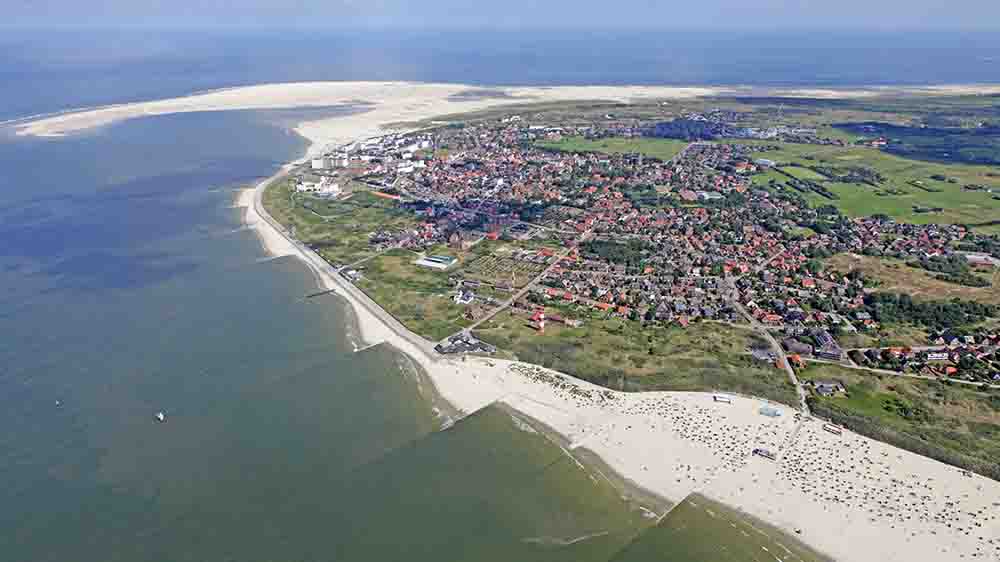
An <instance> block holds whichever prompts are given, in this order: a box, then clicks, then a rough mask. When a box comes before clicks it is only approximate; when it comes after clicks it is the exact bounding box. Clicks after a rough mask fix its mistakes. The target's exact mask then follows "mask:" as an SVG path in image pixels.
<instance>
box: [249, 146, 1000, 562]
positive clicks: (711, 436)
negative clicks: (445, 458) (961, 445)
mask: <svg viewBox="0 0 1000 562" xmlns="http://www.w3.org/2000/svg"><path fill="white" fill-rule="evenodd" d="M359 138H364V137H359ZM313 150H314V148H310V149H309V150H307V152H306V156H305V157H303V158H300V159H298V160H296V161H294V162H292V163H289V164H287V165H285V166H284V167H282V168H281V169H280V170H279V171H278V173H276V174H275V175H273V176H271V177H269V178H267V179H265V180H263V181H262V182H260V183H258V184H257V185H256V186H255V187H254V188H253V189H249V190H245V191H243V192H242V193H241V194H240V197H239V199H238V201H237V203H236V204H237V205H238V206H245V207H246V213H245V215H244V221H245V222H246V223H247V224H248V225H249V226H251V227H253V228H254V230H255V232H257V234H258V236H259V238H260V240H261V243H262V246H263V248H264V249H265V251H266V252H268V253H269V254H270V255H272V256H277V255H291V256H295V257H296V258H298V259H300V260H301V261H302V262H303V263H304V264H305V265H306V266H307V267H308V268H309V269H310V270H311V271H313V273H314V275H316V277H317V281H318V284H319V286H320V287H322V288H323V289H327V290H332V291H333V292H335V293H336V294H337V295H338V296H339V297H340V298H343V299H344V300H345V301H346V302H347V304H348V305H349V306H350V309H351V311H352V313H353V316H354V321H355V322H356V325H357V328H358V335H359V337H360V339H361V341H362V343H363V347H364V346H372V345H378V344H383V343H384V344H388V345H391V346H392V347H394V348H395V349H396V350H398V351H399V352H400V353H402V354H403V355H404V356H406V357H407V358H409V360H411V361H413V363H414V365H415V367H416V368H418V369H420V370H421V371H422V373H423V375H425V376H426V380H428V381H429V382H430V384H431V385H432V386H433V393H434V395H435V396H439V397H440V398H441V400H443V401H444V402H445V403H447V404H448V405H450V406H451V408H450V409H451V410H453V413H454V415H457V416H465V415H469V414H471V413H473V412H475V411H477V410H479V409H481V408H484V407H486V406H489V405H491V404H494V403H497V404H502V405H504V406H506V407H509V408H512V409H513V410H514V411H516V412H518V413H520V414H521V415H524V416H527V417H529V418H531V419H533V420H535V421H536V422H537V423H539V424H541V425H543V426H544V427H546V428H548V429H550V430H551V431H552V433H553V434H554V435H558V436H559V437H558V439H559V442H560V443H559V444H560V446H562V447H564V449H565V450H566V451H567V452H568V453H569V452H574V451H576V452H578V453H579V454H580V456H581V457H583V458H586V459H587V460H588V464H590V463H592V462H594V461H596V462H597V463H599V464H600V465H601V466H603V467H605V468H607V469H609V470H610V471H611V472H613V473H614V475H613V476H612V478H613V479H615V480H617V481H618V483H619V484H620V486H621V487H622V488H624V489H632V490H636V491H637V495H638V496H639V497H645V498H661V499H662V500H663V501H662V502H659V503H660V505H665V504H667V503H669V504H678V503H680V502H681V501H683V500H684V498H686V497H687V496H688V495H690V494H693V493H694V494H702V495H704V496H706V497H709V498H711V499H712V500H715V501H719V502H721V503H723V504H725V505H727V506H729V507H731V508H733V509H735V510H739V511H741V512H743V513H746V514H747V515H749V516H751V517H754V518H757V519H760V520H762V521H765V522H767V523H768V524H771V525H773V526H775V527H776V528H779V529H781V530H782V531H783V532H785V533H787V534H788V535H789V536H793V537H796V538H797V539H800V540H802V541H803V542H804V543H806V544H807V545H809V546H810V547H811V548H815V549H816V550H818V551H821V552H823V553H825V554H827V555H829V556H832V557H833V558H835V559H837V560H845V561H854V560H857V561H868V560H871V561H895V560H899V561H903V560H907V561H908V560H912V559H920V558H921V557H922V556H925V555H927V554H928V553H934V555H935V556H937V557H940V558H941V559H958V558H959V557H960V556H962V557H964V556H973V555H975V556H979V557H981V558H980V559H986V560H1000V545H997V548H996V549H993V550H986V549H984V547H983V545H982V544H981V543H982V541H977V540H976V538H975V536H973V535H970V529H971V528H972V526H973V525H975V524H976V523H978V524H979V525H980V527H979V528H978V529H977V531H978V533H980V534H981V536H984V537H987V538H989V537H994V536H995V537H1000V520H997V519H996V518H995V517H994V518H992V519H990V520H986V521H970V520H967V519H963V517H964V516H963V514H964V513H969V514H978V513H983V512H987V513H988V512H989V510H994V511H995V509H996V507H995V506H998V505H1000V483H997V482H994V481H991V480H988V479H986V478H983V477H981V476H978V475H973V476H965V475H963V474H962V473H961V471H959V470H958V469H956V468H954V467H950V466H947V465H944V464H942V463H939V462H937V461H934V460H931V459H927V458H924V457H920V456H918V455H915V454H913V453H909V452H907V451H903V450H900V449H896V448H894V447H891V446H889V445H886V444H883V443H880V442H877V441H873V440H871V439H868V438H865V437H862V436H860V435H854V434H851V433H850V432H847V431H845V432H844V435H843V436H840V437H837V436H833V435H831V434H829V433H826V432H824V431H823V430H822V428H821V426H822V422H819V421H815V420H813V421H809V422H805V423H799V422H797V421H796V420H795V417H794V414H795V413H796V412H795V410H793V409H792V408H789V407H780V409H781V410H782V413H783V415H782V416H781V417H779V418H776V419H774V418H766V417H765V416H761V415H759V413H758V412H757V409H758V408H759V406H760V404H762V401H758V400H755V399H752V398H748V397H738V396H737V397H733V403H732V404H730V405H725V404H720V403H715V402H713V400H712V395H711V394H708V393H684V392H650V393H639V394H629V393H623V392H615V391H611V390H608V389H606V388H603V387H598V386H596V385H593V384H590V383H587V382H585V381H581V380H578V379H574V378H573V377H570V376H569V375H565V374H562V373H558V372H556V371H552V370H549V369H543V368H541V367H537V366H534V365H528V364H524V363H520V362H516V361H502V360H492V359H485V358H479V357H468V358H466V359H465V360H458V359H456V358H450V357H442V356H439V355H437V354H436V353H435V352H434V351H433V348H432V344H431V342H427V341H426V340H423V338H421V337H419V336H417V335H416V334H413V333H412V332H410V331H409V330H407V329H406V328H405V327H404V326H403V325H402V324H400V323H399V322H398V321H397V320H395V318H393V317H391V316H390V315H388V313H386V312H385V311H384V310H382V309H381V308H380V307H379V306H378V305H377V304H376V303H374V302H373V301H371V299H369V298H368V297H367V295H365V294H364V293H363V292H362V291H361V290H360V289H358V288H357V287H355V286H354V285H352V284H350V283H349V282H347V281H346V280H344V279H342V278H340V276H339V275H337V274H336V272H335V270H334V269H333V268H332V266H330V265H329V264H327V263H326V262H325V261H323V260H322V258H321V257H320V256H318V255H317V254H315V253H314V252H313V251H312V250H310V249H309V248H308V247H305V246H304V245H302V244H299V243H297V242H296V241H295V240H294V239H293V238H292V237H291V235H290V233H288V232H287V231H285V230H284V228H283V227H282V226H281V225H280V224H278V223H277V222H276V221H274V219H273V218H272V217H270V215H269V214H268V213H267V211H266V209H265V208H264V206H263V193H264V190H265V189H266V188H267V186H269V185H270V184H271V183H273V182H274V181H276V180H277V179H279V178H280V177H282V176H283V175H284V174H286V173H287V172H288V170H289V169H291V168H292V167H293V166H295V165H297V164H298V163H301V162H303V161H304V160H305V159H306V158H308V157H309V155H310V154H312V153H313ZM756 446H764V447H767V448H770V449H771V450H774V451H780V453H779V455H780V457H781V458H780V462H772V461H768V460H764V459H762V458H759V457H756V456H752V455H750V454H749V451H750V449H751V448H752V447H756ZM845 457H849V458H845ZM786 459H790V460H788V461H787V462H786ZM831 490H833V491H835V494H833V493H831ZM916 490H919V491H920V492H921V494H917V493H916ZM845 498H846V499H845ZM956 498H960V500H959V501H956ZM848 500H850V501H849V502H848ZM890 504H891V505H890ZM958 504H961V506H960V507H959V505H958ZM920 510H923V511H924V512H925V513H930V514H932V516H930V517H929V518H928V519H926V520H922V521H912V518H913V516H914V515H915V514H918V513H919V512H920ZM972 519H973V520H974V519H976V516H973V517H972ZM983 523H985V526H983ZM967 525H968V527H967ZM844 537H850V540H849V541H844V540H842V539H843V538H844ZM990 547H991V548H992V545H990Z"/></svg>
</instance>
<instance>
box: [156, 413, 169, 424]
mask: <svg viewBox="0 0 1000 562" xmlns="http://www.w3.org/2000/svg"><path fill="white" fill-rule="evenodd" d="M153 417H155V418H156V421H158V422H160V423H164V422H165V421H167V415H166V414H164V413H163V412H156V415H155V416H153Z"/></svg>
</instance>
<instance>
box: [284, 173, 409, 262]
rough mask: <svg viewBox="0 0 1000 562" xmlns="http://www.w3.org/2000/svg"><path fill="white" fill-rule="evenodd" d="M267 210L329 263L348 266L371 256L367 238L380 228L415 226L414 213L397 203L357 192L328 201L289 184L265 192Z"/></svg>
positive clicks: (285, 183) (396, 228)
mask: <svg viewBox="0 0 1000 562" xmlns="http://www.w3.org/2000/svg"><path fill="white" fill-rule="evenodd" d="M264 208H265V209H267V212H268V213H270V214H271V216H272V217H274V219H275V220H277V221H278V222H280V223H281V224H282V225H284V226H285V228H287V229H288V230H290V231H291V232H292V233H293V234H294V235H295V237H296V238H297V239H298V240H300V241H302V242H304V243H306V244H309V245H310V246H312V247H314V248H315V249H316V251H317V252H318V253H319V254H320V255H321V256H323V258H324V259H326V260H327V261H328V262H330V263H333V264H348V263H352V262H354V261H357V260H359V259H362V258H366V257H368V256H371V255H372V254H373V253H374V252H373V251H372V250H371V249H370V246H369V244H368V235H369V234H371V233H372V232H374V231H376V230H380V229H387V230H393V231H397V230H403V229H407V228H411V227H413V226H414V225H415V224H416V222H417V221H416V219H415V218H414V216H413V214H412V213H410V212H408V211H405V210H403V209H400V208H398V204H397V203H396V202H395V201H392V200H389V199H383V198H380V197H376V196H374V195H372V194H370V193H368V192H365V191H361V192H356V193H354V194H352V195H350V196H349V197H347V198H345V199H337V200H328V199H321V198H319V197H315V196H312V195H309V194H301V193H295V191H294V187H293V185H292V184H291V182H289V181H284V182H280V183H277V184H275V185H273V186H271V187H270V188H268V189H267V191H266V192H264Z"/></svg>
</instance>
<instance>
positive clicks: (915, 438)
mask: <svg viewBox="0 0 1000 562" xmlns="http://www.w3.org/2000/svg"><path fill="white" fill-rule="evenodd" d="M799 379H800V380H802V381H803V382H805V381H812V380H837V381H840V382H841V383H843V384H844V386H845V388H847V396H837V397H819V396H814V397H811V398H810V404H811V405H812V408H813V411H814V413H816V414H817V415H819V416H820V417H824V418H828V419H831V420H833V421H834V422H836V423H839V424H842V425H844V426H846V427H848V428H850V429H852V430H854V431H856V432H858V433H861V434H863V435H867V436H869V437H872V438H875V439H878V440H880V441H885V442H886V443H890V444H892V445H896V446H898V447H902V448H904V449H908V450H911V451H913V452H916V453H919V454H922V455H925V456H929V457H931V458H935V459H938V460H941V461H943V462H947V463H949V464H953V465H955V466H961V467H963V468H968V469H970V470H974V471H975V472H978V473H980V474H983V475H985V476H989V477H991V478H993V479H1000V463H998V459H1000V391H997V390H979V389H978V388H976V387H972V386H969V385H962V384H946V383H944V382H938V381H929V380H923V379H915V378H907V377H901V376H893V375H880V374H877V373H872V372H869V371H863V370H858V369H848V368H845V367H840V366H838V365H830V364H820V363H811V364H809V365H808V366H807V367H806V368H804V369H802V370H800V371H799Z"/></svg>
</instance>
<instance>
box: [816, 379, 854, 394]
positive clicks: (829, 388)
mask: <svg viewBox="0 0 1000 562" xmlns="http://www.w3.org/2000/svg"><path fill="white" fill-rule="evenodd" d="M812 387H813V390H815V391H816V394H819V395H820V396H836V395H837V394H843V393H844V392H847V389H845V388H844V385H842V384H840V383H839V382H837V381H813V383H812Z"/></svg>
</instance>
